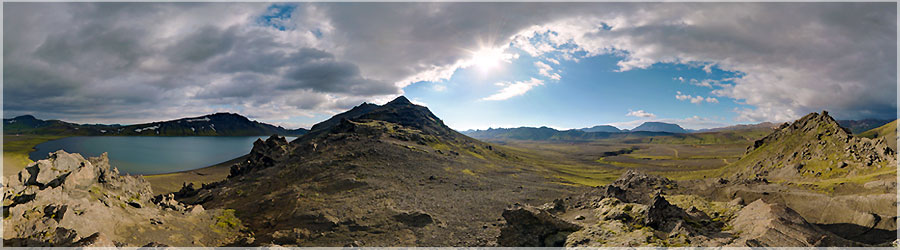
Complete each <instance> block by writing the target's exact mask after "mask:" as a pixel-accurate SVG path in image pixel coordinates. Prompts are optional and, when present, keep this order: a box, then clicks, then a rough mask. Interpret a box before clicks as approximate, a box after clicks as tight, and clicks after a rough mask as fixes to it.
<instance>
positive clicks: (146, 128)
mask: <svg viewBox="0 0 900 250" xmlns="http://www.w3.org/2000/svg"><path fill="white" fill-rule="evenodd" d="M3 125H4V126H3V134H7V135H8V134H35V135H82V136H104V135H116V136H256V135H273V134H278V135H283V136H298V135H303V134H306V133H307V132H308V130H306V129H302V128H299V129H285V128H283V127H279V126H275V125H271V124H266V123H261V122H257V121H252V120H250V119H247V117H244V116H242V115H239V114H233V113H215V114H211V115H205V116H199V117H188V118H181V119H177V120H171V121H161V122H151V123H143V124H134V125H119V124H113V125H105V124H75V123H70V122H65V121H60V120H41V119H37V118H35V117H34V116H31V115H23V116H18V117H15V118H12V119H3Z"/></svg>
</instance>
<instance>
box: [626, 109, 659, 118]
mask: <svg viewBox="0 0 900 250" xmlns="http://www.w3.org/2000/svg"><path fill="white" fill-rule="evenodd" d="M625 116H634V117H646V118H654V117H656V115H654V114H653V113H649V112H645V111H644V110H637V111H632V110H629V111H628V114H626V115H625Z"/></svg>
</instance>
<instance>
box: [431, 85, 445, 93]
mask: <svg viewBox="0 0 900 250" xmlns="http://www.w3.org/2000/svg"><path fill="white" fill-rule="evenodd" d="M431 88H432V89H434V91H437V92H443V91H444V90H447V86H446V85H443V84H434V87H431Z"/></svg>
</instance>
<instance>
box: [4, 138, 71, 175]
mask: <svg viewBox="0 0 900 250" xmlns="http://www.w3.org/2000/svg"><path fill="white" fill-rule="evenodd" d="M63 137H65V136H58V135H19V136H16V135H4V136H3V175H13V174H16V173H18V172H19V171H20V170H22V169H23V168H25V166H27V165H28V164H29V163H31V160H30V159H28V153H31V152H32V151H34V146H37V145H38V144H41V143H43V142H46V141H51V140H56V139H59V138H63Z"/></svg>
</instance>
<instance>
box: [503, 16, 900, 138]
mask: <svg viewBox="0 0 900 250" xmlns="http://www.w3.org/2000/svg"><path fill="white" fill-rule="evenodd" d="M633 6H635V7H636V8H637V9H639V10H637V11H629V10H626V11H608V12H604V13H603V14H600V15H577V14H576V15H573V17H571V18H563V19H559V20H555V21H552V22H549V23H547V24H543V25H535V26H532V27H529V28H528V29H526V30H523V31H522V32H520V33H518V34H517V35H516V36H515V37H514V38H513V40H514V41H531V40H535V39H536V38H541V39H539V40H540V41H543V42H541V44H539V45H529V46H524V47H528V48H533V47H542V48H555V49H543V50H535V56H541V55H543V54H550V53H566V54H569V55H572V56H575V57H577V56H578V54H577V53H584V54H585V55H586V56H592V55H599V54H614V55H619V56H621V57H622V58H623V59H622V60H621V61H619V62H618V65H619V70H620V71H629V70H636V69H645V68H648V67H650V66H651V65H653V64H656V63H677V64H688V65H699V66H702V68H703V70H704V71H707V72H712V69H713V68H717V69H721V70H725V71H734V72H740V73H742V76H741V77H739V78H737V79H735V80H734V81H733V82H734V85H731V86H723V88H722V89H717V90H715V92H714V94H715V95H717V96H722V97H728V98H733V99H736V100H739V101H740V102H743V103H745V104H747V105H749V106H751V108H747V109H739V110H737V111H736V112H738V114H739V116H740V117H742V118H744V119H756V121H760V120H773V121H784V120H788V119H795V118H797V117H799V116H801V115H803V114H806V113H808V112H814V111H817V110H822V109H828V110H831V111H832V113H833V114H837V115H838V116H839V117H844V118H847V119H856V118H865V117H883V118H889V117H895V116H896V112H897V111H896V110H897V104H896V89H897V86H896V82H897V79H896V68H897V65H896V62H897V58H896V54H897V51H896V48H897V46H896V30H897V26H896V16H897V13H896V8H894V6H893V5H892V4H867V3H815V4H813V3H746V4H745V3H741V4H735V3H724V4H709V3H696V4H691V3H685V4H666V6H665V9H666V11H664V12H661V11H657V9H656V7H659V6H657V5H655V4H646V5H645V4H635V5H633ZM836 13H842V14H841V15H837V14H836ZM604 14H605V15H604ZM848 16H864V17H866V18H862V19H852V18H847V17H848ZM602 24H607V25H608V26H609V27H610V28H609V29H599V28H598V26H602ZM698 83H699V84H703V83H702V82H698ZM712 86H715V85H712ZM872 90H883V91H872Z"/></svg>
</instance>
